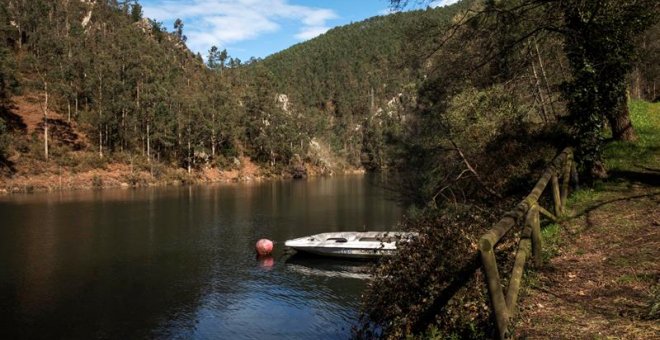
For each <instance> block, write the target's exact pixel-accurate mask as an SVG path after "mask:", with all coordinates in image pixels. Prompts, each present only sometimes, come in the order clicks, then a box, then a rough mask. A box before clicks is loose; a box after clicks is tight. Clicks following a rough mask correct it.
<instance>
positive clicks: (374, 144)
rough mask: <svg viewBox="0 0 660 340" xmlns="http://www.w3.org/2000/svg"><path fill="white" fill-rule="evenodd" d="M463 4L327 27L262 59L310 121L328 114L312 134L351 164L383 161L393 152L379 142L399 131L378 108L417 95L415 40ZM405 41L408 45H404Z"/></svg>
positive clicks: (424, 41) (424, 42)
mask: <svg viewBox="0 0 660 340" xmlns="http://www.w3.org/2000/svg"><path fill="white" fill-rule="evenodd" d="M464 7H465V2H461V3H459V4H456V5H452V6H449V7H447V8H443V9H430V8H429V9H427V10H424V11H413V12H404V13H396V14H393V15H388V16H378V17H374V18H370V19H367V20H365V21H362V22H358V23H354V24H351V25H346V26H342V27H337V28H333V29H331V30H329V31H328V32H326V33H325V34H323V35H321V36H319V37H317V38H314V39H312V40H310V41H308V42H305V43H302V44H298V45H294V46H292V47H291V48H288V49H286V50H284V51H282V52H278V53H275V54H274V55H272V56H270V57H268V58H266V59H265V60H263V62H262V64H263V66H265V67H266V68H268V69H269V70H270V71H271V72H272V74H273V84H274V87H275V88H276V89H277V91H278V92H280V93H286V94H288V95H289V97H290V98H291V101H292V102H294V103H297V104H298V105H299V106H302V107H304V108H305V111H306V114H307V115H308V116H311V117H312V119H315V120H316V119H318V120H320V119H321V118H322V117H323V116H331V117H332V118H331V121H330V124H331V125H330V126H326V127H325V129H323V130H322V131H319V132H318V135H317V137H321V138H323V139H325V140H328V141H329V142H330V145H331V146H332V147H333V149H334V150H335V151H336V152H337V153H339V154H341V155H343V157H345V158H346V159H347V160H348V161H349V162H350V163H354V165H359V164H355V163H359V162H360V159H362V161H363V162H364V165H365V166H366V167H367V168H370V169H374V170H375V169H379V168H382V167H387V166H388V165H389V164H390V163H392V161H391V158H392V157H391V156H389V153H390V152H389V151H387V150H384V148H386V147H387V146H386V145H387V141H388V140H389V139H393V138H394V137H396V135H398V133H397V131H396V129H397V128H396V127H394V126H393V125H394V124H397V125H400V124H401V122H397V121H395V120H392V119H385V120H383V121H382V122H381V119H380V118H379V117H376V110H377V109H378V108H382V109H383V110H386V108H387V104H386V103H387V102H388V101H390V100H391V99H392V98H397V97H398V96H399V94H400V93H404V95H414V94H415V93H414V86H413V87H412V90H411V91H409V90H410V86H409V85H410V84H415V83H417V81H418V79H420V78H421V77H422V74H423V73H424V70H422V69H421V64H420V63H421V62H423V60H422V57H420V55H418V54H417V53H420V54H421V53H422V52H421V51H420V49H421V48H420V46H428V45H429V44H431V43H432V40H433V39H432V37H431V36H429V35H428V32H425V28H427V27H429V26H431V25H440V26H444V25H447V24H448V23H449V22H450V21H451V19H452V17H453V16H454V15H455V14H456V13H457V12H458V11H459V10H460V9H462V8H464ZM411 41H414V45H413V44H409V42H411ZM423 53H426V51H424V52H423ZM406 92H407V93H406ZM385 125H387V126H385ZM356 126H359V127H361V128H356ZM372 129H375V130H378V131H375V130H372ZM392 129H394V131H390V130H392Z"/></svg>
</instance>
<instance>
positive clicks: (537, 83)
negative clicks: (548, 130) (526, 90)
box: [532, 61, 548, 123]
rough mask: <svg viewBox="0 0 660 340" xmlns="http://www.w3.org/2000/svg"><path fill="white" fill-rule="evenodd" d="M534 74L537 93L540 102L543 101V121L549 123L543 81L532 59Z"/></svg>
mask: <svg viewBox="0 0 660 340" xmlns="http://www.w3.org/2000/svg"><path fill="white" fill-rule="evenodd" d="M532 74H533V75H534V87H535V88H536V93H537V95H538V98H539V102H540V103H541V114H542V115H543V122H545V123H547V122H548V113H547V111H546V109H545V100H543V93H542V92H541V81H540V80H539V76H538V74H537V73H536V66H535V64H534V61H532Z"/></svg>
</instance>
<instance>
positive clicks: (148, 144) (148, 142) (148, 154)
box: [147, 120, 151, 162]
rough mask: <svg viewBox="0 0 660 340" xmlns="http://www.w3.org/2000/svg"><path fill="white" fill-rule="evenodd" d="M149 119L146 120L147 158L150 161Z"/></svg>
mask: <svg viewBox="0 0 660 340" xmlns="http://www.w3.org/2000/svg"><path fill="white" fill-rule="evenodd" d="M149 128H150V125H149V121H148V120H147V159H149V161H150V162H151V138H150V137H149V133H150V131H149Z"/></svg>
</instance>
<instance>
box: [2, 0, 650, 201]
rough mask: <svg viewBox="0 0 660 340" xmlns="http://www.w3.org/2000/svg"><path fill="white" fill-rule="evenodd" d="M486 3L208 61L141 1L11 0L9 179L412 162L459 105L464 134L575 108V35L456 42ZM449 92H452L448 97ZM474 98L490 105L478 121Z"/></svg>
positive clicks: (646, 41)
mask: <svg viewBox="0 0 660 340" xmlns="http://www.w3.org/2000/svg"><path fill="white" fill-rule="evenodd" d="M474 6H476V5H475V4H474V1H461V2H459V3H457V4H455V5H452V6H447V7H442V8H427V9H425V10H415V11H409V12H402V13H396V14H391V15H387V16H379V17H374V18H371V19H367V20H365V21H362V22H358V23H354V24H351V25H347V26H343V27H337V28H334V29H331V30H330V31H328V32H326V33H325V34H323V35H321V36H319V37H317V38H315V39H312V40H310V41H307V42H304V43H301V44H298V45H295V46H293V47H291V48H289V49H287V50H284V51H282V52H279V53H276V54H274V55H272V56H270V57H268V58H266V59H264V60H258V59H251V60H250V61H248V62H246V63H242V62H241V61H240V60H238V59H237V58H232V57H231V56H230V55H228V54H227V52H226V51H222V50H220V49H218V48H217V47H212V46H210V47H209V52H208V55H207V56H205V57H206V58H205V59H206V61H204V60H203V59H202V56H200V55H195V54H194V53H192V52H191V51H190V50H189V49H188V48H187V47H186V45H185V41H186V37H185V23H183V22H181V21H180V20H178V21H177V22H176V23H175V25H174V27H171V28H170V27H164V26H163V24H162V23H159V22H156V21H153V20H151V19H149V18H144V17H143V15H142V10H141V6H140V4H139V3H138V2H137V1H123V2H117V1H111V0H104V1H84V0H80V1H78V0H76V1H72V0H55V1H46V0H37V1H27V0H6V1H3V2H2V3H1V4H0V35H1V36H2V41H3V43H2V44H1V46H0V89H1V90H2V91H1V93H0V97H1V98H0V99H1V100H2V113H1V115H0V163H1V164H2V170H1V171H2V174H3V176H4V177H6V178H13V179H17V178H25V179H27V178H30V179H32V178H35V176H37V175H40V174H45V177H44V180H45V181H46V182H49V181H50V179H52V177H53V176H54V175H57V176H58V177H60V178H61V175H62V173H66V172H73V173H86V172H89V171H92V170H104V171H106V172H101V173H95V174H94V175H90V176H92V178H94V179H95V180H94V183H95V184H94V185H97V184H100V182H102V179H103V177H108V178H107V179H108V180H106V183H105V184H108V183H109V182H112V183H114V184H120V183H129V184H134V185H140V184H144V183H146V182H154V181H156V182H158V181H160V182H171V181H179V182H188V181H196V180H217V179H220V178H225V177H226V176H229V177H232V178H237V177H244V178H249V177H253V176H259V175H265V176H269V175H275V176H281V175H285V176H289V175H295V176H300V175H304V173H305V172H306V171H312V172H316V173H324V174H329V173H333V172H337V171H341V170H342V169H359V168H366V169H367V170H379V169H383V168H388V167H393V166H394V167H396V166H397V164H398V163H401V162H404V163H406V164H414V163H415V162H417V161H424V160H423V159H415V158H414V157H413V158H410V157H407V156H405V155H407V154H411V150H410V147H420V146H422V145H423V143H421V142H419V141H416V140H414V139H415V138H421V137H419V136H421V135H422V134H421V132H423V130H424V129H420V125H419V123H415V122H418V121H420V119H421V121H422V122H424V121H430V122H431V125H428V126H427V127H428V128H429V129H431V130H433V129H434V128H433V124H435V122H440V120H433V119H431V118H432V116H433V115H434V114H436V113H437V112H439V111H442V110H445V109H446V108H447V107H452V108H455V109H456V110H454V111H455V113H456V114H455V115H454V116H452V117H453V118H452V119H457V120H461V124H463V125H461V126H456V127H454V128H453V129H454V130H456V131H457V133H459V131H458V130H461V129H466V128H468V127H470V126H479V124H489V125H488V126H490V127H491V128H497V126H496V124H495V123H494V122H492V121H490V119H491V118H492V119H495V120H498V119H500V118H501V117H505V116H506V115H505V116H502V112H499V111H497V110H495V111H496V112H492V111H493V109H494V108H497V107H499V108H501V109H502V110H504V109H505V108H506V107H507V105H513V106H511V107H515V110H517V111H516V112H517V113H516V117H523V116H524V119H523V120H525V121H527V122H533V121H544V122H546V123H547V122H548V121H551V120H553V119H556V118H558V117H560V116H562V115H563V114H564V111H563V110H564V108H563V105H562V104H561V103H560V101H561V98H560V97H561V96H560V93H559V92H560V91H559V88H560V86H561V84H562V82H564V81H565V80H566V79H568V77H569V76H568V70H567V66H566V65H567V61H566V59H565V56H564V55H563V54H562V53H561V44H560V41H559V40H557V39H556V38H553V37H551V36H547V37H539V38H538V40H530V39H528V40H524V41H523V42H524V46H525V48H523V49H520V50H519V52H517V54H510V55H509V56H508V57H507V58H504V59H502V60H500V61H499V62H498V63H493V62H492V60H491V59H492V55H490V54H489V53H491V52H492V51H497V50H498V49H500V48H502V46H503V45H502V44H505V43H506V39H507V34H510V33H513V32H514V31H515V29H511V28H509V29H510V30H511V32H508V33H507V32H506V30H499V29H498V30H499V31H501V33H500V36H499V38H497V39H500V41H499V42H498V43H496V44H492V43H489V41H492V39H490V40H489V38H487V37H486V36H487V32H484V31H480V30H479V29H475V30H473V31H470V32H468V33H465V32H462V31H458V30H453V29H452V31H451V35H452V36H455V37H454V39H453V40H452V41H450V42H447V41H446V40H447V38H448V35H446V34H445V33H443V32H445V30H446V29H447V28H448V27H456V26H455V23H456V22H457V21H460V20H461V18H463V17H464V16H465V13H470V12H469V11H466V10H467V9H469V8H472V9H473V10H474V8H475V7H474ZM657 31H658V29H657V25H656V26H655V27H654V28H653V29H651V30H649V31H648V32H647V33H645V35H644V36H643V37H640V38H639V40H638V41H637V42H636V43H637V44H638V45H639V46H640V48H641V50H643V51H647V53H645V54H643V55H641V56H642V57H641V58H640V59H639V60H638V61H636V64H635V68H634V71H635V72H634V75H633V76H631V77H630V83H631V85H632V86H631V88H632V89H633V92H632V94H633V95H634V96H636V97H645V98H647V99H648V98H650V97H651V99H652V97H654V96H655V95H656V94H655V92H654V91H655V90H654V89H655V83H654V81H655V78H657V63H656V62H654V61H655V60H656V59H657V46H656V45H657V44H656V43H655V41H657V39H654V36H657ZM490 33H493V31H491V32H490ZM490 38H492V37H490ZM461 39H463V41H460V40H461ZM535 39H536V38H535ZM457 41H460V42H457ZM481 44H482V45H481ZM441 46H442V48H440V47H441ZM489 58H491V59H489ZM503 70H509V71H506V72H505V73H507V74H506V75H505V76H503V75H502V74H503V73H502V71H503ZM493 84H500V85H499V87H494V88H493V90H494V91H495V92H492V91H491V90H490V89H489V86H491V85H493ZM466 88H467V89H468V91H467V92H465V89H466ZM513 88H515V91H513V92H512V89H513ZM485 89H488V90H487V91H484V90H485ZM450 93H451V94H452V96H448V94H450ZM437 98H450V100H451V102H447V101H445V100H444V99H443V101H441V103H442V107H435V106H433V105H436V104H437V103H438V101H437V100H436V99H437ZM514 104H515V105H514ZM429 105H430V106H429ZM468 107H482V113H480V114H478V115H477V116H471V117H470V118H466V117H468V116H470V115H473V113H472V111H470V110H467V109H466V108H468ZM424 108H426V109H424ZM460 108H463V109H462V111H461V110H460ZM507 110H508V109H507ZM505 111H506V110H505ZM424 112H426V113H424ZM509 113H510V112H509ZM427 114H429V115H430V116H428V117H427V116H426V115H427ZM498 117H499V118H498ZM506 117H508V116H506ZM475 123H479V124H476V125H475ZM443 124H444V123H443ZM445 125H446V124H445ZM474 129H476V130H478V129H477V128H474ZM434 131H436V132H437V131H443V129H435V130H434ZM459 135H460V136H459ZM459 135H457V136H458V137H457V138H464V137H465V136H468V133H462V134H461V133H459ZM474 137H476V138H477V141H478V139H479V137H484V135H483V134H480V133H478V132H474ZM491 137H492V136H491ZM412 154H414V153H412ZM253 163H256V164H253ZM418 166H421V167H423V166H425V165H422V164H418ZM116 169H118V170H121V171H120V172H123V174H122V175H117V174H115V175H116V176H115V175H112V176H111V174H110V173H111V172H113V170H116ZM255 169H260V170H255ZM108 172H110V173H108ZM126 173H128V174H126ZM88 177H89V176H88ZM110 177H112V178H110ZM110 179H111V181H109V180H110ZM409 179H410V178H409ZM410 180H412V179H410ZM85 181H87V179H85ZM50 182H52V181H50ZM18 183H19V184H20V183H22V182H20V181H19V182H18ZM424 185H425V186H426V185H431V187H432V186H434V185H433V184H429V183H425V184H424ZM7 186H9V185H7ZM44 186H47V187H48V188H51V186H50V184H47V185H44ZM64 186H67V185H64ZM429 190H430V191H432V188H429Z"/></svg>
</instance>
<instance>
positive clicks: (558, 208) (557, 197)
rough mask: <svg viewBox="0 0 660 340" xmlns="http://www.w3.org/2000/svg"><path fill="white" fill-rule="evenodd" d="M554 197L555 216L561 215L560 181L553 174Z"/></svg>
mask: <svg viewBox="0 0 660 340" xmlns="http://www.w3.org/2000/svg"><path fill="white" fill-rule="evenodd" d="M552 197H553V199H554V202H555V216H557V217H559V216H560V215H561V195H560V194H559V179H558V178H557V174H556V173H555V174H552Z"/></svg>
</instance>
